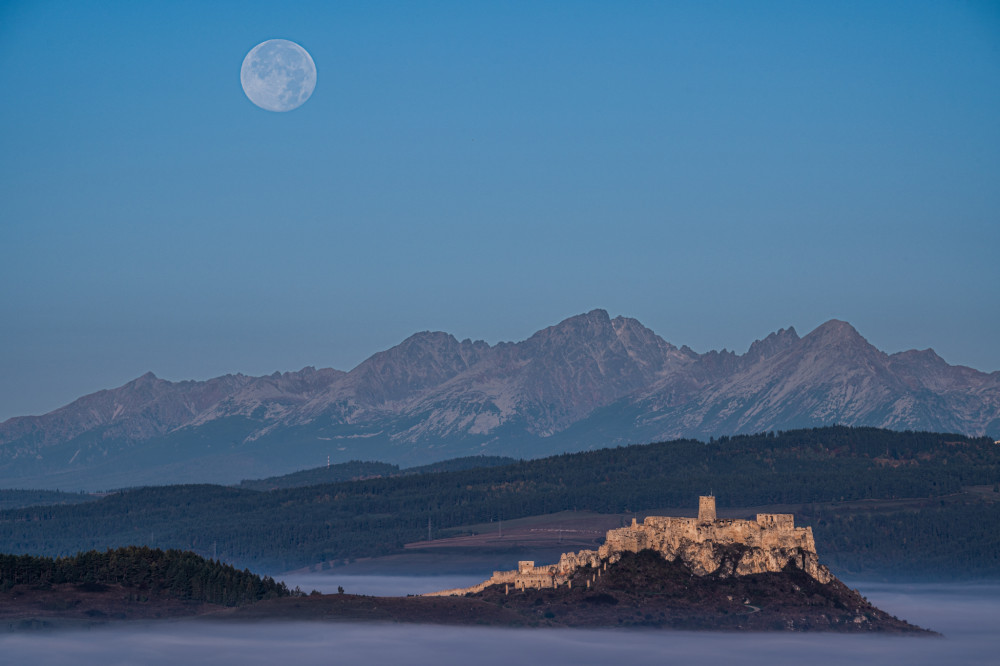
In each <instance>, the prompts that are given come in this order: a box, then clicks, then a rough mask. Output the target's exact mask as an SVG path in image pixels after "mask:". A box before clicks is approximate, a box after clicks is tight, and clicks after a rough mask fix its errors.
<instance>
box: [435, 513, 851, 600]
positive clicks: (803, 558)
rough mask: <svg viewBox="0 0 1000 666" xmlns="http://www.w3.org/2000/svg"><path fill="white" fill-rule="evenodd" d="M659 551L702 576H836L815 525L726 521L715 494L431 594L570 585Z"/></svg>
mask: <svg viewBox="0 0 1000 666" xmlns="http://www.w3.org/2000/svg"><path fill="white" fill-rule="evenodd" d="M641 550H653V551H656V552H657V553H659V554H660V555H662V556H663V557H664V559H666V560H669V561H674V560H678V559H679V560H680V561H682V562H683V563H684V564H686V565H687V566H688V567H690V569H691V570H692V571H693V572H694V573H695V574H697V575H699V576H705V575H708V574H714V575H718V576H721V577H728V576H746V575H748V574H755V573H765V572H778V571H781V570H782V569H784V568H785V567H786V566H788V565H789V564H791V565H792V566H795V567H798V568H800V569H802V570H803V571H805V572H806V573H808V574H809V575H810V576H812V577H813V578H815V579H816V580H818V581H819V582H821V583H828V582H830V581H831V580H832V579H833V576H832V575H831V574H830V572H829V570H827V568H826V567H825V566H823V565H821V564H820V563H819V558H818V557H817V555H816V543H815V541H813V534H812V528H809V527H795V519H794V516H792V514H789V513H758V514H757V519H756V520H727V519H723V520H720V519H718V518H717V517H716V514H715V497H712V496H708V497H700V498H699V501H698V517H697V518H673V517H665V516H647V517H646V519H645V520H643V521H642V523H641V524H640V523H637V522H636V520H635V519H632V524H631V525H630V526H628V527H621V528H618V529H614V530H610V531H609V532H608V533H607V536H606V537H605V540H604V544H603V545H602V546H601V547H600V548H599V549H598V550H581V551H579V552H577V553H563V554H562V556H561V557H560V558H559V562H557V563H556V564H549V565H543V566H535V563H534V562H531V561H525V562H518V565H517V569H516V570H514V571H494V572H493V576H491V577H490V579H489V580H486V581H484V582H482V583H480V584H478V585H474V586H472V587H467V588H458V589H454V590H442V591H441V592H432V593H430V594H428V595H426V596H453V595H461V594H468V593H472V592H481V591H482V590H484V589H486V588H487V587H489V586H490V585H506V586H507V587H508V589H510V588H513V589H524V588H535V589H539V588H554V587H561V586H564V585H570V584H571V582H570V579H571V578H572V576H573V574H574V573H575V572H576V571H577V570H578V569H580V568H582V567H593V568H594V569H597V570H600V569H602V568H603V567H605V566H606V565H607V564H614V563H615V562H617V561H618V560H620V559H621V556H622V553H626V552H631V553H638V552H639V551H641Z"/></svg>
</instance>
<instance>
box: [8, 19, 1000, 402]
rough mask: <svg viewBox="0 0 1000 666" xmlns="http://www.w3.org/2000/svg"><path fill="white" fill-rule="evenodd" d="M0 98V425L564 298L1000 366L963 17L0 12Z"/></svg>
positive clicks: (974, 32)
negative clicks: (150, 375)
mask: <svg viewBox="0 0 1000 666" xmlns="http://www.w3.org/2000/svg"><path fill="white" fill-rule="evenodd" d="M272 38H284V39H289V40H292V41H295V42H297V43H299V44H301V45H302V46H303V47H305V48H306V49H307V50H308V51H309V52H310V53H311V55H312V57H313V59H314V61H315V62H316V66H317V69H318V72H319V74H318V83H317V86H316V90H315V92H314V94H313V96H312V98H311V99H310V100H309V101H308V102H306V104H304V105H303V106H302V107H300V108H299V109H296V110H294V111H291V112H288V113H271V112H267V111H264V110H262V109H260V108H258V107H256V106H254V105H253V104H252V103H250V101H249V100H248V99H247V98H246V97H245V95H244V94H243V92H242V89H241V87H240V80H239V73H240V66H241V64H242V60H243V57H244V56H245V55H246V53H247V52H248V51H249V50H250V49H251V48H252V47H253V46H255V45H256V44H258V43H259V42H262V41H264V40H266V39H272ZM0 91H3V92H2V94H0V127H2V129H0V313H2V318H0V377H2V379H0V419H2V418H7V417H10V416H15V415H20V414H28V413H42V412H45V411H48V410H50V409H53V408H55V407H57V406H60V405H62V404H64V403H66V402H68V401H70V400H72V399H73V398H75V397H78V396H79V395H82V394H84V393H88V392H91V391H95V390H99V389H101V388H110V387H112V386H117V385H120V384H122V383H124V382H125V381H128V380H129V379H132V378H134V377H136V376H138V375H140V374H142V373H143V372H145V371H147V370H152V371H153V372H155V373H156V374H157V375H158V376H161V377H165V378H167V379H173V380H180V379H204V378H208V377H212V376H216V375H220V374H224V373H227V372H234V373H235V372H243V373H245V374H264V373H270V372H273V371H274V370H282V371H285V370H295V369H298V368H301V367H302V366H305V365H315V366H317V367H324V366H332V367H337V368H341V369H350V368H351V367H353V366H354V365H356V364H357V363H358V362H360V361H361V360H363V359H364V358H365V357H367V356H368V355H370V354H371V353H373V352H375V351H378V350H381V349H384V348H387V347H389V346H391V345H393V344H396V343H398V342H399V341H401V340H402V339H403V338H405V337H406V336H408V335H409V334H411V333H413V332H416V331H420V330H427V329H430V330H445V331H448V332H450V333H453V334H454V335H456V336H457V337H459V338H466V337H469V338H474V339H485V340H487V341H489V342H497V341H499V340H519V339H523V338H525V337H527V336H528V335H530V334H531V333H532V332H534V331H535V330H537V329H539V328H542V327H544V326H547V325H550V324H553V323H556V322H557V321H559V320H561V319H563V318H565V317H567V316H571V315H573V314H578V313H580V312H584V311H587V310H590V309H592V308H595V307H601V308H605V309H607V310H608V311H609V312H610V313H611V314H612V315H617V314H623V315H626V316H632V317H636V318H637V319H639V320H640V321H642V322H643V323H644V324H646V325H647V326H649V327H651V328H652V329H653V330H655V331H656V332H657V333H659V334H660V335H661V336H663V337H664V338H666V339H667V340H669V341H671V342H673V343H674V344H677V345H681V344H687V345H689V346H691V347H692V348H694V349H695V350H697V351H707V350H709V349H718V348H723V347H726V348H729V349H735V350H737V351H740V352H742V351H744V350H745V349H746V348H747V347H748V346H749V344H750V343H751V342H752V341H753V340H754V339H756V338H761V337H764V336H766V335H767V334H768V333H769V332H771V331H773V330H776V329H778V328H781V327H787V326H790V325H791V326H795V327H796V329H797V330H798V331H799V333H800V334H805V333H806V332H808V331H809V330H811V329H812V328H814V327H815V326H817V325H819V324H820V323H822V322H823V321H826V320H828V319H831V318H839V319H845V320H847V321H850V322H851V323H852V324H854V325H855V326H856V327H857V328H858V329H859V330H860V332H861V333H862V334H863V335H865V336H866V337H867V338H868V339H869V341H871V342H872V343H873V344H875V345H876V346H878V347H879V348H881V349H884V350H886V351H889V352H894V351H900V350H904V349H910V348H926V347H933V348H934V349H935V350H937V351H938V353H939V354H941V355H942V356H943V357H944V358H945V359H946V360H947V361H949V362H950V363H956V364H965V365H971V366H973V367H976V368H978V369H981V370H986V371H994V370H1000V348H998V345H997V344H996V340H997V331H998V330H1000V296H998V294H1000V262H998V251H997V250H998V248H1000V120H998V119H1000V5H998V4H997V3H990V2H899V3H895V2H879V3H870V2H858V3H849V2H843V3H803V2H789V3H783V2H761V3H744V2H733V3H726V2H670V3H661V2H649V3H645V2H630V3H607V2H495V3H470V2H377V1H376V2H372V1H367V2H317V3H295V2H282V3H277V2H275V3H262V2H232V3H226V2H213V3H204V2H141V3H137V2H120V3H116V2H99V3H98V2H75V3H71V2H17V1H14V2H10V1H8V2H6V3H3V4H2V5H0Z"/></svg>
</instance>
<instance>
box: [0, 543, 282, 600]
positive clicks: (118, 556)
mask: <svg viewBox="0 0 1000 666" xmlns="http://www.w3.org/2000/svg"><path fill="white" fill-rule="evenodd" d="M64 583H73V584H76V585H83V586H89V587H90V589H100V588H102V587H103V586H107V585H120V586H122V587H125V588H132V589H137V590H142V591H145V592H147V593H151V594H161V595H165V596H168V597H173V598H175V599H182V600H185V601H200V602H205V603H210V604H220V605H223V606H241V605H244V604H248V603H253V602H255V601H261V600H263V599H275V598H278V597H287V596H288V595H289V594H290V592H289V591H288V588H287V587H285V584H284V583H276V582H274V580H273V579H271V578H267V577H265V578H261V577H260V576H258V575H256V574H252V573H250V572H249V571H245V570H244V571H240V570H238V569H235V568H234V567H232V566H230V565H228V564H223V563H221V562H217V561H214V560H206V559H205V558H203V557H200V556H198V555H196V554H194V553H191V552H186V551H180V550H167V551H165V552H164V551H162V550H159V549H153V548H146V547H141V548H140V547H134V546H133V547H128V548H118V549H116V550H107V551H105V552H97V551H89V552H86V553H77V554H76V555H74V556H71V557H60V558H56V559H52V558H49V557H33V556H31V555H20V556H16V555H3V554H0V592H6V591H8V590H10V589H12V588H13V587H14V586H15V585H31V586H34V587H39V586H41V587H45V586H51V585H60V584H64Z"/></svg>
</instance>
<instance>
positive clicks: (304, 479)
mask: <svg viewBox="0 0 1000 666" xmlns="http://www.w3.org/2000/svg"><path fill="white" fill-rule="evenodd" d="M515 462H517V460H515V459H514V458H506V457H503V456H466V457H464V458H452V459H450V460H442V461H441V462H436V463H431V464H430V465H420V466H419V467H406V468H403V469H400V467H399V465H391V464H389V463H383V462H362V461H360V460H352V461H350V462H346V463H338V464H336V465H327V466H325V467H315V468H313V469H306V470H302V471H301V472H293V473H291V474H284V475H282V476H271V477H268V478H266V479H252V480H246V481H241V482H240V484H239V487H240V488H245V489H247V490H277V489H279V488H303V487H306V486H318V485H322V484H327V483H340V482H342V481H359V480H363V479H371V478H377V477H383V476H409V475H412V474H434V473H436V472H458V471H462V470H467V469H477V468H480V467H501V466H503V465H511V464H513V463H515ZM0 492H2V491H0Z"/></svg>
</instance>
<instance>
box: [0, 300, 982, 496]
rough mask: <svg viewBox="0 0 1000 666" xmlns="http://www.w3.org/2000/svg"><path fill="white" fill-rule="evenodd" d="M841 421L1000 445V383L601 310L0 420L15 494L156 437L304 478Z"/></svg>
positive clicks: (923, 354)
mask: <svg viewBox="0 0 1000 666" xmlns="http://www.w3.org/2000/svg"><path fill="white" fill-rule="evenodd" d="M830 423H843V424H847V425H872V426H880V427H897V428H910V429H925V430H936V431H940V432H964V433H967V434H983V433H986V432H988V433H989V434H994V435H1000V431H997V428H998V427H1000V373H994V374H993V375H986V374H984V373H981V372H978V371H976V370H973V369H971V368H964V367H961V366H950V365H948V364H947V363H946V362H945V361H944V360H943V359H941V358H940V357H938V356H937V354H935V353H934V352H933V350H930V349H927V350H923V351H916V350H911V351H908V352H902V353H898V354H893V355H892V356H888V355H886V354H884V353H883V352H881V351H879V350H878V349H876V348H875V347H873V346H872V345H870V344H869V343H868V342H867V341H866V340H865V339H864V338H863V337H862V336H861V335H860V333H858V332H857V330H855V329H854V327H853V326H851V325H850V324H848V323H847V322H844V321H840V320H830V321H828V322H825V323H824V324H822V325H821V326H819V327H817V328H816V329H815V330H813V331H811V332H810V333H809V334H808V335H806V336H805V337H802V338H800V337H799V335H798V333H797V332H796V330H795V329H794V328H793V327H788V328H784V329H779V330H777V331H775V332H773V333H771V334H769V335H768V336H767V337H765V338H764V339H762V340H757V341H755V342H754V343H753V344H752V345H751V346H750V348H749V349H748V351H747V353H746V354H743V355H742V356H740V355H737V354H735V353H733V352H730V351H725V350H723V351H721V352H717V351H711V352H708V353H705V354H699V353H697V352H695V351H693V350H691V349H690V348H689V347H687V346H684V347H681V348H680V349H678V348H676V347H674V346H673V345H671V344H670V343H668V342H666V341H664V340H663V339H662V338H660V337H659V336H658V335H657V334H656V333H654V332H653V331H652V330H650V329H648V328H646V327H645V326H643V325H642V324H641V323H640V322H639V321H638V320H636V319H632V318H628V317H623V316H616V317H615V318H613V319H612V318H611V317H610V316H609V315H608V313H607V311H605V310H601V309H595V310H591V311H590V312H587V313H584V314H580V315H576V316H573V317H569V318H567V319H564V320H563V321H561V322H559V323H558V324H555V325H553V326H550V327H548V328H545V329H543V330H540V331H538V332H537V333H535V334H534V335H532V336H531V337H529V338H528V339H526V340H523V341H521V342H504V343H498V344H496V345H495V346H491V345H489V344H487V343H486V342H483V341H481V340H479V341H472V340H468V339H466V340H462V341H461V342H459V341H458V340H457V339H456V338H455V337H454V336H453V335H451V334H449V333H445V332H442V331H422V332H419V333H415V334H413V335H411V336H409V337H408V338H406V339H405V340H403V341H402V342H401V343H399V344H398V345H396V346H394V347H392V348H391V349H387V350H385V351H382V352H378V353H377V354H373V355H372V356H371V357H369V358H368V359H366V360H365V361H363V362H362V363H360V364H358V366H357V367H355V368H354V369H353V370H351V371H350V372H346V373H345V372H343V371H340V370H334V369H332V368H323V369H319V370H317V369H315V368H314V367H312V366H307V367H305V368H303V369H301V370H299V371H297V372H285V373H280V372H277V373H274V374H271V375H266V376H263V377H249V376H245V375H242V374H235V375H224V376H221V377H216V378H214V379H210V380H207V381H179V382H170V381H167V380H163V379H160V378H158V377H156V375H154V374H153V373H151V372H150V373H146V374H144V375H142V376H141V377H137V378H136V379H134V380H132V381H130V382H128V383H127V384H125V385H123V386H120V387H118V388H116V389H109V390H105V391H99V392H97V393H93V394H90V395H88V396H84V397H82V398H80V399H78V400H76V401H74V402H73V403H71V404H69V405H66V406H65V407H61V408H60V409H58V410H55V411H53V412H50V413H49V414H46V415H43V416H40V417H17V418H14V419H10V420H8V421H6V422H4V423H3V424H0V482H2V481H3V479H8V480H10V482H11V483H20V482H18V481H16V480H12V479H16V478H23V477H25V476H26V475H29V474H35V475H36V476H35V477H33V478H35V479H36V480H37V479H42V478H43V477H42V476H37V475H39V474H46V473H49V472H43V471H39V470H49V469H52V470H61V472H65V473H70V472H73V470H74V469H76V470H83V468H81V467H80V466H81V465H84V466H86V465H90V466H91V468H88V469H97V468H98V467H99V466H101V465H104V466H105V467H104V468H107V469H111V468H112V467H114V465H115V464H116V463H115V460H116V458H115V456H116V455H118V454H117V453H116V451H117V452H118V453H120V454H121V455H122V456H123V457H127V456H133V459H134V460H140V459H141V456H139V457H135V455H137V454H136V452H137V451H138V450H139V449H141V448H142V442H144V441H147V440H152V441H153V442H156V444H155V446H156V447H159V448H156V454H155V456H158V455H159V454H161V453H164V452H167V450H168V449H169V451H171V452H173V453H170V455H175V456H182V455H193V456H195V457H196V458H197V456H198V455H202V456H203V457H205V458H209V457H212V456H221V457H222V458H225V457H226V456H234V457H236V458H239V457H241V456H243V457H250V458H253V457H254V456H258V455H259V456H260V457H262V458H264V459H267V460H270V461H272V462H273V461H275V460H281V461H282V463H281V464H287V465H288V466H289V468H288V470H287V471H290V470H291V469H295V468H296V467H297V466H308V464H306V462H307V461H308V462H309V463H313V464H314V463H315V460H316V458H315V456H318V455H320V454H321V455H322V459H325V458H326V456H327V455H332V456H335V457H339V458H338V459H339V460H349V459H351V458H352V457H353V458H365V459H371V458H372V457H379V456H381V457H382V458H383V459H386V460H389V461H390V462H399V461H402V460H407V461H411V462H421V461H426V460H433V459H441V458H443V457H449V456H455V455H469V454H470V453H481V452H488V453H496V454H504V455H525V456H529V457H530V456H532V455H541V454H543V453H550V452H553V451H562V450H579V449H580V448H585V447H588V446H600V445H607V444H623V443H632V442H642V441H656V440H663V439H671V438H674V437H701V438H705V439H707V438H708V437H709V436H718V435H722V434H726V435H729V434H739V433H746V432H760V431H764V430H773V429H788V428H794V427H805V426H813V425H828V424H830ZM185 438H187V439H185ZM175 441H176V442H178V445H177V446H173V444H169V445H167V446H166V448H164V445H163V442H175ZM250 442H253V446H247V444H249V443H250ZM150 446H154V445H153V444H151V445H150ZM203 447H207V448H206V450H205V451H204V452H201V453H199V451H200V450H201V448H203ZM268 447H270V448H268ZM300 447H301V451H300V450H299V448H300ZM483 447H485V448H483ZM555 447H558V448H555ZM209 449H210V450H209ZM129 452H130V453H129ZM149 455H150V456H151V457H153V456H154V454H153V453H150V454H149ZM296 456H299V457H300V458H301V461H300V459H299V458H297V457H296ZM149 459H151V458H147V460H149ZM240 459H241V460H242V459H243V458H240ZM181 463H182V461H180V460H175V461H174V463H169V461H165V462H162V461H160V460H159V458H156V463H155V464H162V465H165V466H166V467H164V469H168V468H169V464H178V465H180V464H181ZM135 464H136V465H138V464H139V463H135ZM185 464H187V463H185ZM255 464H264V463H255ZM190 465H191V467H189V469H196V470H198V472H199V473H200V470H201V466H200V465H197V464H194V463H190ZM135 471H137V472H138V471H141V472H142V473H143V474H145V475H146V476H144V477H143V478H142V479H128V480H122V481H121V482H120V483H122V484H123V485H128V484H130V483H138V482H146V483H148V482H160V481H162V480H163V479H161V478H160V477H159V476H157V473H156V472H155V471H153V468H152V467H150V468H148V469H147V468H142V469H141V470H140V469H139V468H138V467H137V468H136V470H135ZM261 472H262V473H263V472H267V473H270V472H273V470H261ZM74 473H75V472H74ZM80 473H81V474H82V473H84V472H83V471H80ZM114 473H115V474H122V472H120V471H117V470H116V471H115V472H114ZM60 478H65V477H60ZM116 478H120V477H116ZM207 478H208V477H207V476H198V475H197V474H195V473H192V474H191V475H189V476H188V477H186V480H205V479H207Z"/></svg>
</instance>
